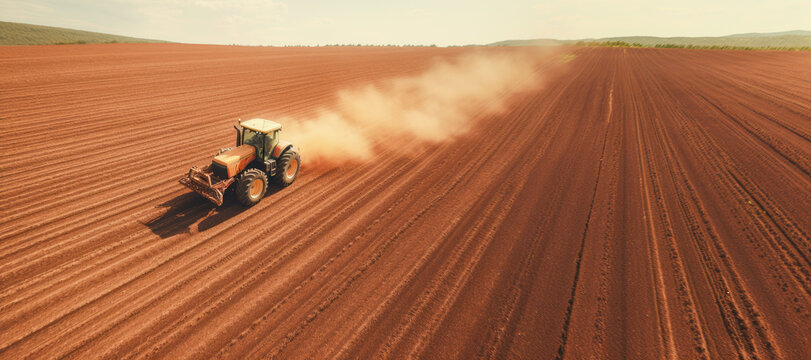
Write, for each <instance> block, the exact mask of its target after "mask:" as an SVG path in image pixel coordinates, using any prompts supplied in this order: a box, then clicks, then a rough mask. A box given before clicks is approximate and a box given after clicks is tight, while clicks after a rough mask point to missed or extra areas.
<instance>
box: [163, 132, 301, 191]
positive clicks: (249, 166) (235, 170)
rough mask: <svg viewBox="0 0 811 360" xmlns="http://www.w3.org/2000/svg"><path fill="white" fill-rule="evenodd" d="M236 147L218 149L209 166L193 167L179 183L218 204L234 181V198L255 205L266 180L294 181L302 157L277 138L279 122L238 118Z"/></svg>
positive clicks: (289, 182) (264, 187) (291, 146)
mask: <svg viewBox="0 0 811 360" xmlns="http://www.w3.org/2000/svg"><path fill="white" fill-rule="evenodd" d="M234 129H236V131H237V141H236V147H233V148H223V149H220V151H219V153H217V155H216V156H214V159H213V160H212V161H211V164H210V165H207V166H205V167H202V168H199V167H197V166H194V167H192V168H191V169H190V170H189V172H188V174H186V175H185V176H183V177H182V178H180V180H179V181H180V183H181V184H183V185H185V186H186V187H188V188H190V189H192V190H194V192H196V193H198V194H200V195H201V196H203V197H204V198H206V199H208V200H210V201H211V202H213V203H214V204H216V205H217V206H220V205H222V203H223V197H224V196H225V191H226V190H227V189H229V187H231V185H233V184H234V183H236V188H235V189H234V190H235V192H236V198H237V200H238V201H239V202H240V203H241V204H242V205H244V206H247V207H250V206H253V205H256V203H258V202H259V200H262V197H264V196H265V193H266V192H267V189H268V180H269V179H272V181H273V183H274V184H275V185H277V186H279V187H287V186H288V185H290V184H292V183H293V181H295V180H296V177H297V176H298V173H299V168H300V167H301V156H300V155H299V154H298V152H297V151H296V148H295V147H293V145H292V144H290V143H289V142H287V141H284V140H281V139H279V133H280V132H281V131H282V125H281V124H279V123H277V122H274V121H270V120H265V119H251V120H246V121H241V120H239V125H234Z"/></svg>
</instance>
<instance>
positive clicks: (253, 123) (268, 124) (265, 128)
mask: <svg viewBox="0 0 811 360" xmlns="http://www.w3.org/2000/svg"><path fill="white" fill-rule="evenodd" d="M240 125H242V127H244V128H248V129H251V130H254V131H258V132H260V133H263V134H267V133H269V132H271V131H276V130H281V129H282V124H279V123H277V122H275V121H270V120H265V119H250V120H246V121H243V122H242V123H240Z"/></svg>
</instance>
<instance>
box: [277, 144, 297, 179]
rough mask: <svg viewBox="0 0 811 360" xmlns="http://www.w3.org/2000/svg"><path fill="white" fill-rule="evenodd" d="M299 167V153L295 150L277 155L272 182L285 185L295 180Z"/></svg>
mask: <svg viewBox="0 0 811 360" xmlns="http://www.w3.org/2000/svg"><path fill="white" fill-rule="evenodd" d="M300 168H301V155H299V154H298V153H297V152H296V151H294V150H291V151H288V152H286V153H284V154H282V156H280V157H279V161H278V166H277V168H276V175H275V176H274V177H273V182H274V183H276V185H279V186H281V187H286V186H288V185H290V184H292V183H293V181H296V178H297V177H298V172H299V169H300Z"/></svg>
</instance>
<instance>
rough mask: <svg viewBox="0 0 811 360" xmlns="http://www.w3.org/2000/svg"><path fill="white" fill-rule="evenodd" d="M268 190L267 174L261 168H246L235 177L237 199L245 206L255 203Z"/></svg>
mask: <svg viewBox="0 0 811 360" xmlns="http://www.w3.org/2000/svg"><path fill="white" fill-rule="evenodd" d="M267 190H268V176H267V175H265V173H264V172H263V171H262V170H259V169H248V170H245V171H244V172H243V173H242V175H240V176H239V179H237V188H236V192H237V200H239V202H240V204H242V205H245V206H247V207H251V206H254V205H256V203H258V202H259V200H262V198H263V197H264V196H265V192H267Z"/></svg>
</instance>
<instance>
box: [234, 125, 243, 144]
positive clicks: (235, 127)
mask: <svg viewBox="0 0 811 360" xmlns="http://www.w3.org/2000/svg"><path fill="white" fill-rule="evenodd" d="M234 130H236V131H237V146H240V145H242V131H239V128H238V127H237V126H236V125H234Z"/></svg>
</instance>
